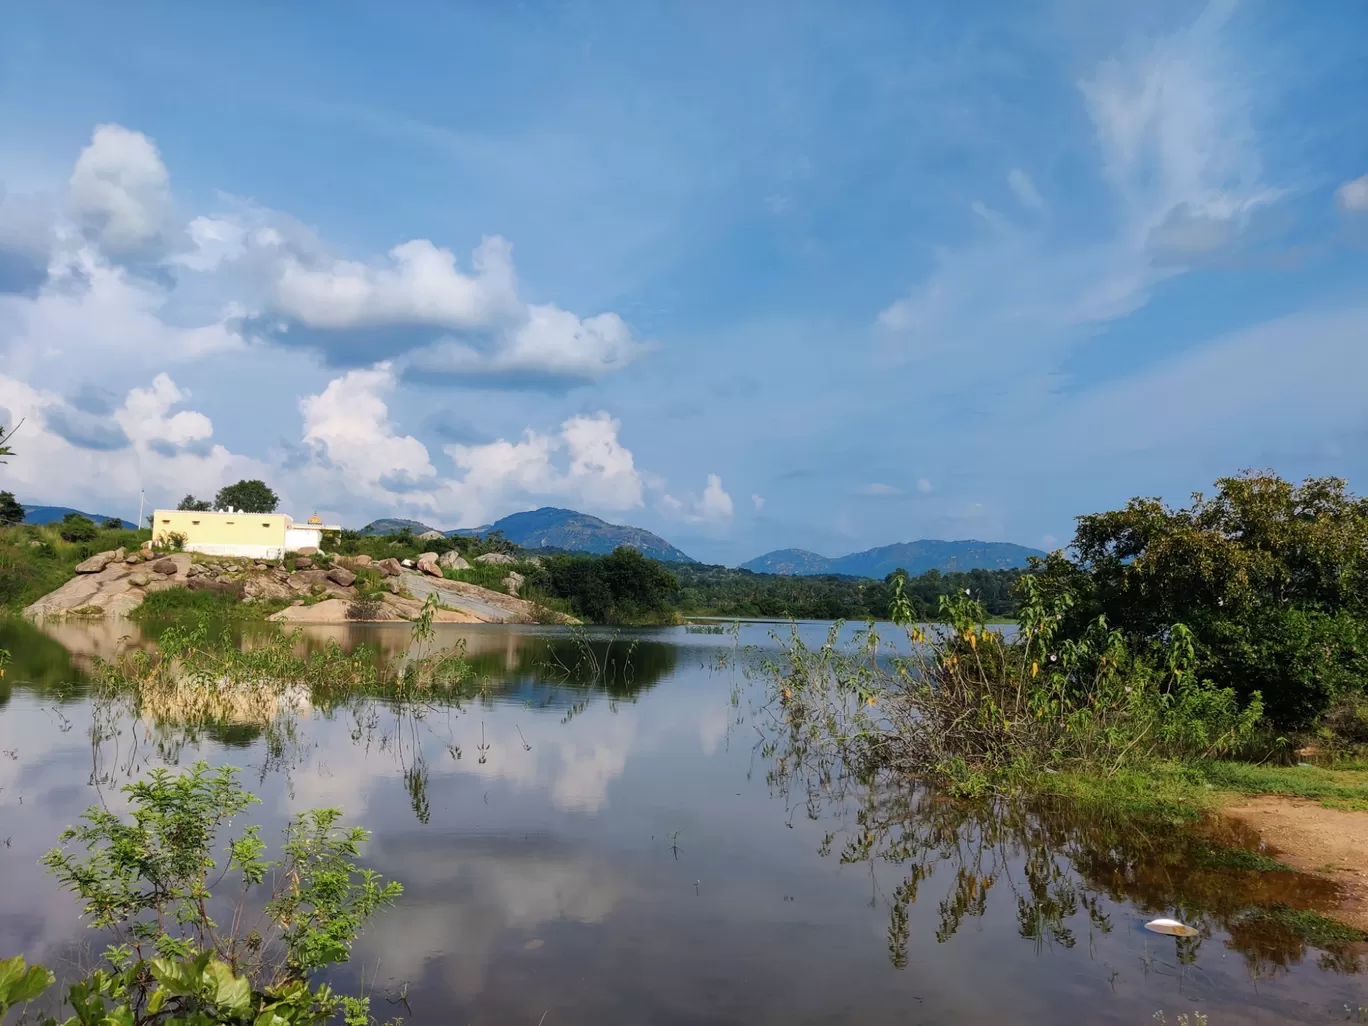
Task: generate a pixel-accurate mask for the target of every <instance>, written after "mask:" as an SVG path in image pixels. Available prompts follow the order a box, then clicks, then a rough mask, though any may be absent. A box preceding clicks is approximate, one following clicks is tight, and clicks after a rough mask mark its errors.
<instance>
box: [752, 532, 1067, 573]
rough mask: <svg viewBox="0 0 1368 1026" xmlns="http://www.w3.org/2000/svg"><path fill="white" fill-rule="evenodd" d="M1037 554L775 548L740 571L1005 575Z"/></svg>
mask: <svg viewBox="0 0 1368 1026" xmlns="http://www.w3.org/2000/svg"><path fill="white" fill-rule="evenodd" d="M1044 555H1045V553H1044V552H1042V551H1041V550H1040V549H1031V548H1027V547H1026V546H1025V545H1015V544H1013V543H1012V542H985V541H974V540H966V541H935V540H932V539H922V540H921V541H913V542H900V543H898V544H896V545H881V546H879V547H878V548H875V549H866V550H865V551H864V552H852V553H850V554H849V555H847V556H838V557H837V558H835V559H828V558H827V557H826V556H820V555H818V554H817V553H815V552H808V551H806V550H804V549H777V550H776V551H774V552H767V553H765V554H764V555H763V556H757V557H756V558H755V559H752V560H751V561H750V562H749V563H742V564H741V567H740V568H741V569H742V570H750V571H753V572H754V573H758V574H785V575H789V576H794V577H811V576H814V575H817V574H842V575H844V576H847V577H872V578H875V579H876V580H877V579H881V578H883V577H885V576H887V575H888V574H891V573H892V572H893V571H894V570H897V569H898V568H899V567H901V568H902V569H904V570H906V571H907V572H908V573H909V574H914V575H915V574H924V573H926V571H928V570H940V571H941V572H942V573H946V572H949V571H951V570H1008V569H1011V568H1013V567H1024V566H1025V565H1026V560H1027V559H1028V558H1029V557H1031V556H1044Z"/></svg>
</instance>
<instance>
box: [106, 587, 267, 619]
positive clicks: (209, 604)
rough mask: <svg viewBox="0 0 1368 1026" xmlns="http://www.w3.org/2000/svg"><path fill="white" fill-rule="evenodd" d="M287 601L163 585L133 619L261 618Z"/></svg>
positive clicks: (137, 610) (145, 602) (140, 607)
mask: <svg viewBox="0 0 1368 1026" xmlns="http://www.w3.org/2000/svg"><path fill="white" fill-rule="evenodd" d="M289 604H290V601H289V600H288V599H271V600H261V599H258V600H256V601H254V602H243V601H242V600H241V599H240V598H238V597H237V595H236V594H234V593H233V592H230V591H209V590H204V591H199V590H195V591H192V590H191V589H189V588H167V589H166V590H165V591H154V592H152V594H150V595H148V596H147V598H145V599H143V601H142V605H140V606H139V607H138V608H137V609H135V610H134V611H133V614H132V616H133V619H135V620H143V621H155V622H166V621H172V620H180V619H183V618H190V619H207V620H212V621H215V622H222V621H224V620H264V619H265V618H266V617H268V616H270V615H271V614H272V613H274V612H277V611H278V610H281V609H284V608H285V607H286V606H288V605H289Z"/></svg>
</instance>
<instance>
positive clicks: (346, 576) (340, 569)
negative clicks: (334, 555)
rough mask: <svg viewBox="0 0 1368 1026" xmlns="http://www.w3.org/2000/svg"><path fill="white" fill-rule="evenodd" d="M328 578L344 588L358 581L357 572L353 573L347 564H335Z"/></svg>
mask: <svg viewBox="0 0 1368 1026" xmlns="http://www.w3.org/2000/svg"><path fill="white" fill-rule="evenodd" d="M328 580H330V581H332V582H333V583H334V584H337V585H340V586H341V587H343V588H350V587H351V586H352V585H353V584H355V583H356V574H354V573H352V572H351V571H350V570H348V569H347V568H346V567H345V566H335V567H333V568H332V569H331V570H329V571H328Z"/></svg>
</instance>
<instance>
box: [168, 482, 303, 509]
mask: <svg viewBox="0 0 1368 1026" xmlns="http://www.w3.org/2000/svg"><path fill="white" fill-rule="evenodd" d="M187 498H189V496H187ZM278 505H280V497H279V496H277V495H276V493H275V492H273V491H271V489H269V488H268V487H266V482H265V481H255V480H253V481H239V482H238V483H237V484H230V485H224V487H222V488H220V489H219V490H218V494H217V495H216V496H214V509H217V510H228V509H235V510H240V511H242V512H243V513H274V512H275V511H276V507H277V506H278Z"/></svg>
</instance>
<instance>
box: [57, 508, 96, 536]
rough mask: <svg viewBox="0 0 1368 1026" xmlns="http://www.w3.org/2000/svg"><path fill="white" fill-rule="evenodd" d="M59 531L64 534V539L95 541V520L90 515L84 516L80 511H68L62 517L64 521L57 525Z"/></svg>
mask: <svg viewBox="0 0 1368 1026" xmlns="http://www.w3.org/2000/svg"><path fill="white" fill-rule="evenodd" d="M57 532H58V533H59V534H60V535H61V536H62V540H63V541H69V542H87V541H94V539H95V533H96V531H95V521H93V520H91V519H90V518H89V517H83V516H81V514H79V513H68V514H67V515H66V516H64V517H62V522H61V523H60V524H59V525H58V526H57Z"/></svg>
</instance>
